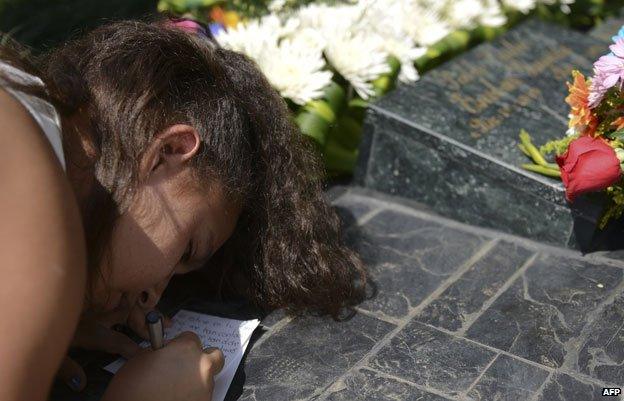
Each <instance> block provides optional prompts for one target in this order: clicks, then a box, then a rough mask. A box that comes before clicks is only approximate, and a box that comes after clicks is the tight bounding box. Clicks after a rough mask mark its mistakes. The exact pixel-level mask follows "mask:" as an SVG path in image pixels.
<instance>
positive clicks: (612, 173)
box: [519, 27, 624, 229]
mask: <svg viewBox="0 0 624 401" xmlns="http://www.w3.org/2000/svg"><path fill="white" fill-rule="evenodd" d="M613 42H614V43H613V44H612V45H611V46H610V47H609V48H610V50H611V53H609V54H607V55H605V56H602V57H600V59H598V60H597V61H596V62H595V63H594V70H593V76H591V77H590V78H586V77H585V76H584V75H583V74H581V73H580V72H579V71H573V72H572V77H573V81H572V83H568V84H567V85H568V89H569V95H568V96H567V97H566V99H565V101H566V103H567V104H568V105H569V106H570V114H569V119H570V120H569V129H568V131H567V133H566V134H567V135H566V136H565V137H564V138H561V139H556V140H553V141H549V142H547V143H546V144H544V145H542V146H541V147H540V148H539V149H538V148H536V147H535V146H534V145H533V144H532V143H531V138H530V136H529V134H528V133H527V132H526V131H524V130H523V131H521V133H520V144H519V147H520V150H522V152H524V153H525V154H526V155H527V156H528V157H529V158H530V159H531V160H532V163H527V164H524V165H523V166H522V167H524V168H525V169H527V170H530V171H533V172H537V173H540V174H544V175H548V176H551V177H560V178H561V180H562V181H563V185H564V186H565V196H566V199H567V200H568V201H569V202H570V203H574V201H575V199H576V198H577V197H578V196H579V195H581V194H585V193H589V192H601V193H602V194H603V195H604V197H605V198H606V203H605V206H604V209H603V211H602V215H601V216H600V218H599V220H598V227H600V229H604V228H605V227H606V225H607V223H608V222H609V221H611V220H613V219H617V218H619V217H621V216H622V213H623V212H624V180H623V179H622V178H623V176H624V175H623V171H624V90H623V86H624V27H622V29H620V32H619V33H618V35H617V36H614V37H613ZM549 154H554V156H555V161H556V164H555V163H549V162H548V161H547V160H546V156H547V155H549Z"/></svg>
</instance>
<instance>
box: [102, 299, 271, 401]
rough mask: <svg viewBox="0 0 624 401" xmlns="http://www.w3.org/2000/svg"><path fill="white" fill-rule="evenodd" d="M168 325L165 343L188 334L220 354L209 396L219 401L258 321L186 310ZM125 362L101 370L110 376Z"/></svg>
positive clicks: (222, 398) (146, 343)
mask: <svg viewBox="0 0 624 401" xmlns="http://www.w3.org/2000/svg"><path fill="white" fill-rule="evenodd" d="M171 321H172V323H173V324H172V326H171V327H169V328H167V329H165V339H172V338H174V337H176V336H177V335H178V334H180V333H182V332H183V331H192V332H194V333H195V334H197V335H198V336H199V338H200V339H201V342H202V344H203V345H204V347H217V348H219V349H220V350H221V351H223V355H224V356H225V364H224V366H223V370H222V371H221V372H220V373H219V374H217V375H216V376H215V387H214V392H213V394H212V401H223V400H224V399H225V395H226V394H227V391H228V388H229V387H230V383H232V379H233V378H234V374H235V373H236V369H237V368H238V365H239V364H240V362H241V359H242V358H243V354H244V353H245V349H246V348H247V345H248V344H249V340H250V339H251V334H252V333H253V331H254V330H255V329H256V327H258V324H259V323H260V321H259V320H258V319H254V320H234V319H226V318H223V317H217V316H210V315H204V314H201V313H197V312H191V311H187V310H181V311H179V312H178V313H176V315H175V316H174V317H173V318H172V319H171ZM148 345H149V343H148V342H146V341H144V342H143V343H141V346H143V347H147V346H148ZM125 362H126V360H125V359H123V358H119V359H118V360H116V361H115V362H112V363H110V364H108V365H106V366H105V367H104V369H105V370H107V371H109V372H111V373H113V374H114V373H117V371H118V370H119V369H120V368H121V367H122V366H123V364H124V363H125Z"/></svg>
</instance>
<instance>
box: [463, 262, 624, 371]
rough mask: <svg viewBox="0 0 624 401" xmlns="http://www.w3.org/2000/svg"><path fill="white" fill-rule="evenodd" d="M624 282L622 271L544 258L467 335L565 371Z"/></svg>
mask: <svg viewBox="0 0 624 401" xmlns="http://www.w3.org/2000/svg"><path fill="white" fill-rule="evenodd" d="M621 281H622V269H621V268H619V267H613V266H607V265H597V264H592V263H586V262H583V261H580V260H574V259H567V258H562V257H559V256H553V255H542V256H540V257H539V258H538V259H537V260H536V261H535V262H534V264H533V265H532V266H530V267H529V268H528V270H527V271H526V272H525V273H523V274H522V275H521V276H520V277H518V278H517V279H516V281H515V282H514V283H513V285H512V286H511V287H510V288H509V289H507V290H506V291H505V292H504V293H503V294H501V295H500V297H499V298H498V299H497V300H496V301H495V302H494V303H493V304H492V305H491V306H490V308H488V309H487V310H486V311H485V312H484V313H483V314H482V315H481V316H480V317H479V318H478V319H477V320H476V321H475V323H474V324H473V325H472V326H471V327H470V328H469V329H468V331H467V333H466V335H467V337H469V338H471V339H473V340H475V341H478V342H480V343H483V344H487V345H489V346H492V347H495V348H498V349H501V350H504V351H508V352H510V353H512V354H514V355H518V356H520V357H523V358H526V359H529V360H531V361H535V362H537V363H540V364H542V365H544V366H548V367H553V368H556V367H560V366H561V365H562V364H563V363H564V360H565V358H566V357H567V356H568V353H569V352H576V348H575V344H574V340H575V339H577V338H578V337H579V336H580V335H581V332H582V331H583V329H584V328H585V326H586V325H587V323H588V321H589V317H591V316H592V314H593V313H594V312H595V311H596V310H597V308H598V307H599V306H600V304H601V302H602V301H604V300H605V298H607V297H608V296H609V295H610V294H611V293H612V292H613V291H614V289H616V287H617V286H618V285H619V284H620V283H621Z"/></svg>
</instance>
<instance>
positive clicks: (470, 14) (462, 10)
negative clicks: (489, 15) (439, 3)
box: [445, 0, 485, 29]
mask: <svg viewBox="0 0 624 401" xmlns="http://www.w3.org/2000/svg"><path fill="white" fill-rule="evenodd" d="M445 11H446V12H445V15H446V18H447V21H448V23H449V25H450V26H451V27H453V28H455V29H464V28H465V29H471V28H474V27H475V26H477V24H478V22H479V18H480V16H481V15H482V14H483V13H484V12H485V7H484V6H483V4H481V1H479V0H453V1H449V2H448V6H447V8H446V10H445Z"/></svg>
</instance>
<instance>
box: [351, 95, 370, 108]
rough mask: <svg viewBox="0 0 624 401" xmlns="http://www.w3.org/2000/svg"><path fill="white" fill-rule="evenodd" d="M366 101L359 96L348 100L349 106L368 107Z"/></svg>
mask: <svg viewBox="0 0 624 401" xmlns="http://www.w3.org/2000/svg"><path fill="white" fill-rule="evenodd" d="M368 103H369V102H368V101H366V100H364V99H362V98H359V97H355V98H353V99H351V100H349V107H361V108H363V109H365V108H367V107H368Z"/></svg>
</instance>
